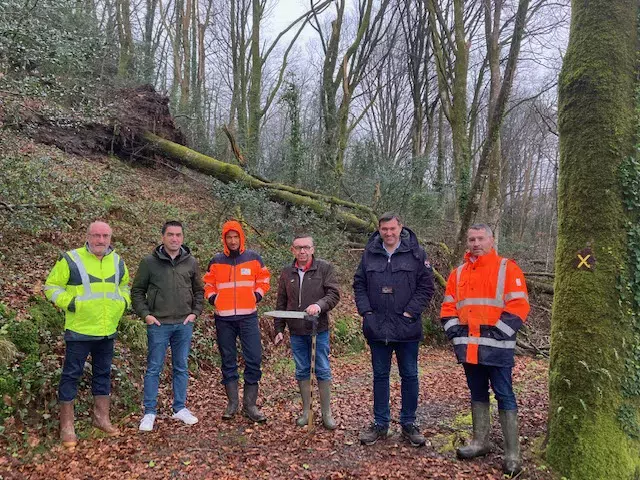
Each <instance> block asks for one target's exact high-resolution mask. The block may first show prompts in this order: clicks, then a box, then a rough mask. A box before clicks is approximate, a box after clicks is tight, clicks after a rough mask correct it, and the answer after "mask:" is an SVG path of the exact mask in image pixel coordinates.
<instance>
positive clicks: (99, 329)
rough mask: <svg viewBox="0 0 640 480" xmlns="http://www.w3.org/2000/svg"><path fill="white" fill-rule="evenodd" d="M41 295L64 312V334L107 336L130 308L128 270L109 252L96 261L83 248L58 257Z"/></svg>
mask: <svg viewBox="0 0 640 480" xmlns="http://www.w3.org/2000/svg"><path fill="white" fill-rule="evenodd" d="M44 294H45V296H46V297H47V299H48V300H50V301H51V302H53V304H54V305H56V306H57V307H59V308H61V309H63V310H64V311H65V323H64V328H65V330H70V331H71V332H75V333H79V334H81V335H90V336H98V337H106V336H110V335H113V334H114V333H115V332H116V329H117V328H118V322H119V321H120V318H121V317H122V314H123V313H124V312H125V310H126V309H127V308H128V307H129V305H130V304H131V297H130V291H129V270H128V269H127V266H126V265H125V263H124V261H123V260H122V259H121V258H120V255H118V254H117V253H116V252H115V251H114V250H113V249H111V248H109V250H108V251H107V254H106V255H105V256H104V257H102V260H99V259H98V257H96V256H95V255H94V254H93V253H91V252H90V251H89V249H88V248H87V246H86V245H85V246H84V247H81V248H78V249H76V250H71V251H69V252H65V253H63V254H62V255H61V257H60V259H59V260H58V261H57V262H56V264H55V266H54V267H53V269H52V270H51V272H50V273H49V276H48V277H47V280H46V282H45V287H44Z"/></svg>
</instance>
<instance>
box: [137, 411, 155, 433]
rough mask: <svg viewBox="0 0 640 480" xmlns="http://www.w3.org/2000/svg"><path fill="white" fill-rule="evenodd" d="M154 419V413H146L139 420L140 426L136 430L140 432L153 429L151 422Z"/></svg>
mask: <svg viewBox="0 0 640 480" xmlns="http://www.w3.org/2000/svg"><path fill="white" fill-rule="evenodd" d="M155 421H156V414H155V413H147V414H145V416H144V417H142V420H141V421H140V427H139V428H138V430H140V431H141V432H151V431H152V430H153V423H154V422H155Z"/></svg>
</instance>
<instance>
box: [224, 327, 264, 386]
mask: <svg viewBox="0 0 640 480" xmlns="http://www.w3.org/2000/svg"><path fill="white" fill-rule="evenodd" d="M216 333H217V335H218V347H219V348H220V356H221V357H222V383H223V384H227V383H229V382H233V381H238V379H239V378H240V377H239V375H238V349H237V347H236V339H237V338H238V337H240V345H241V346H242V357H243V358H244V365H245V367H244V375H243V376H244V383H245V384H248V385H255V384H256V383H258V382H259V381H260V378H261V377H262V370H260V363H261V361H262V343H261V342H260V327H259V326H258V316H257V315H256V316H254V317H249V318H244V319H241V320H230V321H229V320H219V319H216Z"/></svg>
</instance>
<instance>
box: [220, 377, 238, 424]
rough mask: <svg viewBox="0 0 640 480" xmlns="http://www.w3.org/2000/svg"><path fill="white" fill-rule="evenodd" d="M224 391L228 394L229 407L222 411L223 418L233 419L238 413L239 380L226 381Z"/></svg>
mask: <svg viewBox="0 0 640 480" xmlns="http://www.w3.org/2000/svg"><path fill="white" fill-rule="evenodd" d="M224 391H225V392H226V394H227V408H225V409H224V412H223V413H222V419H223V420H231V419H232V418H233V417H234V416H235V414H236V413H238V381H237V380H234V381H233V382H229V383H225V384H224Z"/></svg>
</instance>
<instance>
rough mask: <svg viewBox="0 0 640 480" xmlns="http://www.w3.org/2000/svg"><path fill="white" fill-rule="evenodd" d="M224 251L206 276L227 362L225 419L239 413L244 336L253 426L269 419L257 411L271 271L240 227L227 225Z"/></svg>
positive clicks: (246, 407)
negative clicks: (261, 308)
mask: <svg viewBox="0 0 640 480" xmlns="http://www.w3.org/2000/svg"><path fill="white" fill-rule="evenodd" d="M222 244H223V245H224V252H223V253H218V254H216V255H215V256H214V257H213V258H212V259H211V261H210V262H209V267H208V269H207V273H206V274H205V275H204V283H205V286H204V296H205V298H206V299H207V300H208V301H209V303H210V304H211V305H213V306H214V307H215V320H216V332H217V336H218V347H219V348H220V356H221V358H222V384H223V385H224V387H225V391H226V393H227V400H228V404H227V408H226V409H225V411H224V413H223V414H222V418H223V419H224V420H230V419H231V418H233V416H234V415H235V414H236V412H237V411H238V379H239V376H238V359H237V357H238V352H237V349H236V339H237V338H238V337H240V343H241V345H242V357H243V358H244V362H245V369H244V394H243V402H242V407H243V408H242V410H243V413H244V414H245V415H246V416H247V417H249V419H251V420H252V421H254V422H264V421H266V417H265V416H264V415H263V414H262V412H261V411H260V410H259V409H258V407H257V406H256V400H257V399H258V382H259V381H260V378H261V376H262V371H261V369H260V364H261V360H262V343H261V342H260V327H259V325H258V314H257V310H256V305H257V303H258V302H259V301H260V300H262V297H263V296H264V295H265V293H267V291H269V276H270V275H269V270H268V269H267V267H266V266H265V264H264V262H263V261H262V258H260V255H258V254H257V253H256V252H254V251H253V250H247V249H246V248H245V236H244V231H243V230H242V226H241V225H240V223H239V222H237V221H235V220H231V221H228V222H226V223H225V224H224V225H223V226H222Z"/></svg>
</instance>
